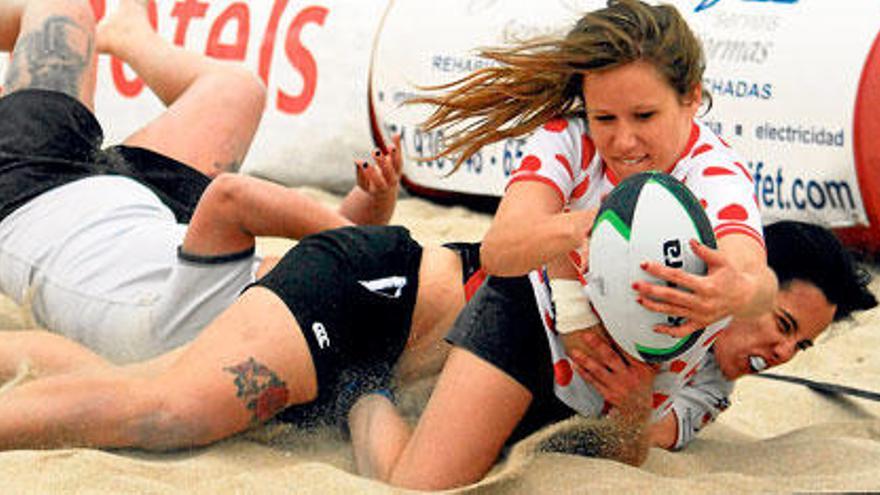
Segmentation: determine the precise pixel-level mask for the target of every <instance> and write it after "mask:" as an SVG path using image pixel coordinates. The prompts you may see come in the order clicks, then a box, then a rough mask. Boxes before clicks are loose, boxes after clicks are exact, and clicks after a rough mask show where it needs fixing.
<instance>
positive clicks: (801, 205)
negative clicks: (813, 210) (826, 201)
mask: <svg viewBox="0 0 880 495" xmlns="http://www.w3.org/2000/svg"><path fill="white" fill-rule="evenodd" d="M803 190H804V181H803V179H800V178H798V179H795V180H794V185H792V186H791V195H792V198H793V201H794V206H795V207H796V208H797V209H798V210H803V209H805V208H806V207H807V203H806V201H804V200H803V199H802V198H803V196H801V194H799V192H803Z"/></svg>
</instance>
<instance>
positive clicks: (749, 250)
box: [718, 235, 778, 318]
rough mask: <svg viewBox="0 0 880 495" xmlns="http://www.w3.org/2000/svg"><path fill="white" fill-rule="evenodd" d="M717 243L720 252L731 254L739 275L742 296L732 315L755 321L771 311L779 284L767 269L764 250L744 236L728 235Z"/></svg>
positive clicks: (739, 287)
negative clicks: (754, 319) (755, 318)
mask: <svg viewBox="0 0 880 495" xmlns="http://www.w3.org/2000/svg"><path fill="white" fill-rule="evenodd" d="M718 244H719V250H720V251H721V252H722V253H725V254H728V255H729V257H730V260H731V263H732V265H733V267H734V269H735V270H736V272H737V273H739V283H737V284H735V285H736V288H737V289H738V292H739V296H738V298H737V299H738V300H737V303H736V305H735V307H736V309H735V311H734V312H733V316H734V317H739V318H754V317H757V316H760V315H762V314H764V313H766V312H768V311H770V310H771V309H772V308H773V302H774V301H775V299H776V292H777V290H778V284H777V280H776V275H775V274H774V273H773V271H772V270H771V269H770V268H769V267H768V266H767V261H766V256H765V253H764V250H763V248H762V247H760V246H759V245H758V244H757V243H756V242H755V241H754V240H753V239H752V238H751V237H748V236H742V235H729V236H727V237H724V238H722V239H721V240H720V241H719V243H718Z"/></svg>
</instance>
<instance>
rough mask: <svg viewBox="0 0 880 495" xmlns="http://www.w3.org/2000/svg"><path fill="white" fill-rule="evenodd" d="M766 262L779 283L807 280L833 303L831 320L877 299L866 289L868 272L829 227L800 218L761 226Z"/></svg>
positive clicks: (864, 306) (874, 304)
mask: <svg viewBox="0 0 880 495" xmlns="http://www.w3.org/2000/svg"><path fill="white" fill-rule="evenodd" d="M764 240H765V242H766V243H767V264H768V265H769V266H770V268H771V269H772V270H773V271H774V272H775V273H776V277H777V278H778V279H779V286H780V287H785V286H786V285H787V284H789V283H790V282H792V281H793V280H803V281H805V282H810V283H812V284H813V285H815V286H816V287H818V288H819V290H821V291H822V293H823V294H824V295H825V297H826V298H827V299H828V301H829V302H831V303H832V304H836V305H837V311H836V312H835V313H834V320H835V321H836V320H840V319H843V318H846V317H848V316H849V315H850V314H851V313H852V312H853V311H856V310H862V309H870V308H873V307H874V306H876V305H877V299H876V298H875V297H874V295H873V294H872V293H871V291H869V290H868V283H869V282H870V281H871V275H870V274H869V273H868V272H867V271H866V270H865V269H864V268H861V267H860V266H858V264H856V262H855V260H854V259H853V257H852V255H850V253H849V252H848V251H847V250H846V249H845V248H844V247H843V245H842V244H841V243H840V241H839V240H838V239H837V237H835V236H834V234H833V233H831V231H830V230H828V229H826V228H824V227H820V226H818V225H813V224H809V223H804V222H796V221H782V222H777V223H774V224H771V225H768V226H766V227H764Z"/></svg>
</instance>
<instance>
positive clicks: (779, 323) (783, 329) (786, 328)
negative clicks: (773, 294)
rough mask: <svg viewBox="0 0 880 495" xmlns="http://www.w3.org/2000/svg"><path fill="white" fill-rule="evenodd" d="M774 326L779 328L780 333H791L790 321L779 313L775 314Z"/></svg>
mask: <svg viewBox="0 0 880 495" xmlns="http://www.w3.org/2000/svg"><path fill="white" fill-rule="evenodd" d="M776 328H778V329H779V332H780V333H781V334H782V335H789V334H790V333H791V323H789V322H788V320H786V319H785V318H783V317H782V316H781V315H776Z"/></svg>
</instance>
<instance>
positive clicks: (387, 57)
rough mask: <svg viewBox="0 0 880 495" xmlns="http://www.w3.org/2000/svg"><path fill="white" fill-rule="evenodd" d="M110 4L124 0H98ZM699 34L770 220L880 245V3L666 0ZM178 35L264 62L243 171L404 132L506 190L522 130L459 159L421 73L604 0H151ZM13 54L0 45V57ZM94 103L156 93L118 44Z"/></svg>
mask: <svg viewBox="0 0 880 495" xmlns="http://www.w3.org/2000/svg"><path fill="white" fill-rule="evenodd" d="M91 2H92V5H93V7H94V10H95V13H96V16H97V17H98V18H99V19H101V18H103V17H104V16H106V15H108V13H110V12H112V10H113V9H114V8H115V6H116V0H91ZM668 3H671V4H673V5H675V6H676V7H677V8H678V9H679V10H680V11H681V12H682V14H683V15H684V16H685V17H686V18H687V20H688V22H689V23H690V24H691V26H692V27H693V29H694V31H695V32H696V33H697V34H698V36H699V37H700V38H701V41H702V42H703V45H704V49H705V52H706V58H707V63H708V66H707V71H706V75H705V79H704V83H705V86H706V88H707V89H708V90H709V91H710V92H711V93H712V96H713V106H712V108H711V111H709V112H708V113H706V114H705V115H703V117H702V118H703V119H704V120H705V121H706V122H707V123H709V124H710V125H711V126H712V128H713V129H714V130H715V131H716V132H717V133H719V134H720V135H721V136H722V137H723V138H724V139H725V140H727V141H728V142H729V143H730V144H731V145H732V146H733V147H734V148H736V149H737V151H739V153H740V154H741V155H742V156H743V157H744V158H745V160H746V162H747V165H748V168H749V170H750V171H751V173H752V174H753V176H754V178H755V194H756V196H757V198H758V202H759V203H760V205H761V208H762V210H763V212H764V215H765V218H766V220H767V221H772V220H776V219H781V218H788V219H801V220H806V221H810V222H816V223H821V224H824V225H828V226H833V227H837V228H847V229H846V231H845V233H846V236H847V237H846V238H847V239H848V240H849V241H850V242H852V243H854V244H857V245H866V246H869V247H872V249H874V250H878V251H880V112H877V111H876V109H877V108H880V43H878V30H880V2H877V1H876V0H847V1H845V2H833V1H828V0H826V1H820V0H813V1H807V0H668ZM149 5H150V10H151V18H152V21H153V23H154V25H155V26H156V28H157V30H158V31H159V33H160V34H162V35H163V36H164V37H166V38H167V39H170V40H172V41H173V42H174V43H176V44H178V45H181V46H185V47H187V48H189V49H191V50H194V51H197V52H199V53H204V54H207V55H209V56H211V57H214V58H216V59H220V60H226V61H229V62H231V63H240V64H243V65H245V66H247V67H249V68H250V69H251V70H253V71H254V73H256V74H258V75H259V77H260V78H261V79H262V81H263V82H264V83H265V85H266V88H267V91H268V101H267V107H266V110H265V114H264V117H263V121H262V124H261V126H260V129H259V131H258V133H257V136H256V138H255V140H254V144H253V146H252V148H251V151H250V153H249V155H248V158H247V160H246V162H245V163H244V165H243V168H242V170H243V172H245V173H249V174H252V175H257V176H262V177H266V178H269V179H272V180H275V181H277V182H281V183H284V184H289V185H301V184H305V185H314V186H320V187H324V188H327V189H330V190H334V191H342V190H344V189H346V188H347V187H349V186H350V185H351V184H352V182H353V180H354V166H353V160H354V159H356V158H363V157H364V156H366V154H367V153H369V151H370V150H371V149H372V148H373V146H375V145H377V144H379V145H381V144H382V143H385V142H387V140H388V138H389V137H390V135H391V134H392V133H395V132H400V133H401V134H402V135H403V145H404V148H405V149H404V151H405V181H406V184H407V185H408V186H409V187H410V189H411V190H412V191H415V192H417V193H425V194H434V195H447V196H449V195H453V196H458V195H462V196H465V197H474V198H475V197H497V196H500V195H501V194H502V193H503V189H504V186H505V184H506V182H507V178H508V176H509V175H510V173H511V172H512V171H513V170H514V169H516V168H517V167H518V166H519V161H520V160H521V159H522V151H521V149H522V143H523V141H522V139H507V140H505V141H503V142H499V143H496V144H493V145H490V146H487V147H485V148H483V149H482V150H481V151H480V152H479V153H477V154H476V155H475V156H474V157H472V158H471V159H470V160H468V161H467V162H466V163H465V164H464V165H463V166H462V167H461V168H460V169H459V170H458V171H457V172H456V173H454V174H450V171H451V164H452V162H451V160H450V159H439V160H429V159H427V158H429V157H431V156H432V155H434V154H436V153H437V151H439V150H440V149H441V146H442V143H443V135H442V132H440V131H434V132H425V131H424V130H422V129H420V127H419V124H420V123H421V122H422V121H423V120H424V118H425V117H426V116H427V115H428V112H429V110H430V109H428V108H424V107H419V106H415V105H404V104H403V102H404V101H406V100H407V99H408V98H409V97H411V96H413V95H415V94H419V93H420V92H422V91H424V89H423V88H424V87H426V86H431V85H437V84H443V83H447V82H450V81H453V80H455V79H458V78H460V77H462V76H464V75H466V74H468V73H469V72H471V71H474V70H477V69H479V68H480V67H485V66H486V65H487V64H489V63H490V62H489V61H487V60H485V59H482V58H480V57H479V56H478V54H477V48H479V47H481V46H499V45H506V44H510V43H515V42H517V41H520V40H525V39H529V38H532V37H535V36H538V35H556V34H560V35H561V34H564V33H566V32H567V31H568V30H569V28H570V27H571V26H572V25H573V23H574V22H575V21H576V20H577V19H578V18H579V17H580V16H581V15H583V13H584V12H585V11H587V10H592V9H595V8H599V7H602V6H604V5H605V1H604V0H548V1H546V2H540V3H539V4H538V3H535V2H528V1H512V0H507V1H500V0H445V1H442V2H427V1H418V0H358V1H345V0H315V1H312V2H298V1H295V0H260V1H236V0H210V1H209V0H158V1H157V0H150V2H149ZM5 62H6V60H5V59H4V60H2V61H0V72H2V71H3V69H4V68H5V67H4V66H5ZM98 81H99V84H98V91H97V96H96V98H97V100H96V112H97V116H98V119H99V120H100V121H101V123H102V125H103V126H104V129H105V133H106V135H107V139H106V142H107V144H112V143H115V142H119V141H121V140H122V139H124V138H125V136H127V135H129V134H131V133H132V132H134V131H135V130H137V129H138V128H140V127H141V126H142V125H144V124H145V123H146V122H147V121H148V120H149V119H150V118H151V117H154V116H156V115H158V114H159V112H161V110H162V108H161V104H160V103H159V101H158V100H157V99H156V98H155V97H154V96H153V95H152V93H150V91H149V90H148V89H147V88H145V87H144V86H143V84H142V83H141V82H140V81H139V80H138V79H137V77H136V76H135V75H134V74H133V73H132V72H131V70H130V69H129V68H127V67H126V66H125V65H124V64H122V63H121V62H120V61H118V60H113V59H111V58H110V57H107V56H101V57H100V58H99V66H98Z"/></svg>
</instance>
